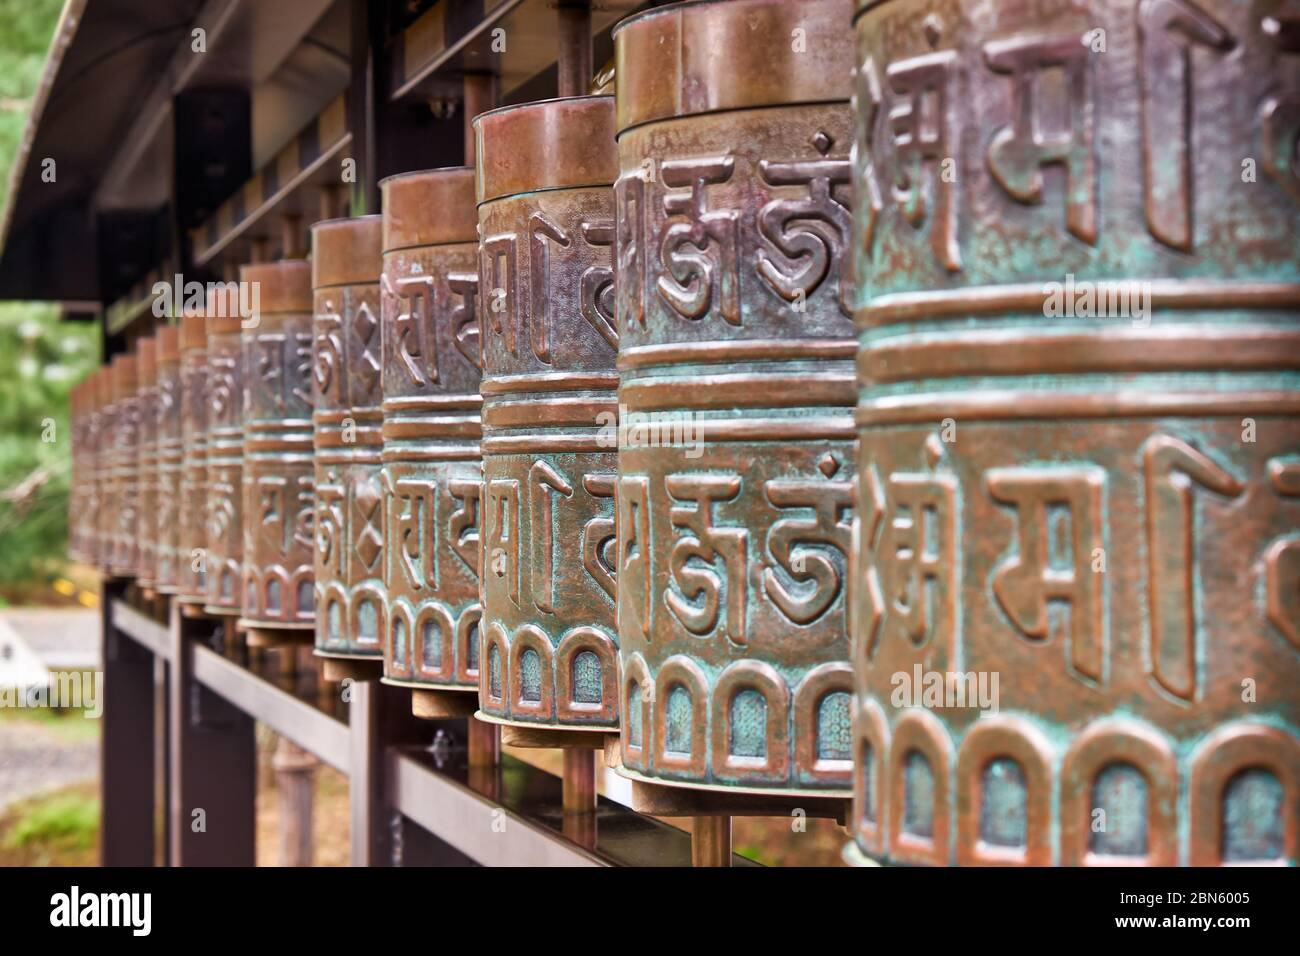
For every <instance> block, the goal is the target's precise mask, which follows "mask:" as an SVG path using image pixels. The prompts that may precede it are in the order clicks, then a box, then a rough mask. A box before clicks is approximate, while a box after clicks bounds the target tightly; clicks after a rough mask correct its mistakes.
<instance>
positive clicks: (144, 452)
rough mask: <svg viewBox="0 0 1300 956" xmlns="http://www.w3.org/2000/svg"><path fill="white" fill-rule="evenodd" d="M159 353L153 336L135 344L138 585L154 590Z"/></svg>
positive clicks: (156, 520)
mask: <svg viewBox="0 0 1300 956" xmlns="http://www.w3.org/2000/svg"><path fill="white" fill-rule="evenodd" d="M157 361H158V352H157V347H156V344H155V340H154V337H153V336H147V337H145V338H142V339H138V340H137V341H136V343H135V371H136V392H135V394H136V404H137V406H138V415H139V418H138V422H139V424H138V426H137V432H136V444H135V464H136V473H135V480H136V488H137V492H136V494H137V506H138V511H137V514H138V515H139V520H138V521H137V522H136V530H135V535H136V556H135V578H136V582H137V583H138V584H139V585H140V586H141V587H144V588H152V587H153V576H154V564H155V562H156V560H157V552H158V545H157V536H158V511H157V508H158V439H157V435H156V431H157V426H156V415H157V413H156V412H155V410H154V409H155V405H156V402H157V400H158V395H157V384H158V375H157Z"/></svg>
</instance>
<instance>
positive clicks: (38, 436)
mask: <svg viewBox="0 0 1300 956" xmlns="http://www.w3.org/2000/svg"><path fill="white" fill-rule="evenodd" d="M61 7H62V4H61V3H60V2H59V0H0V204H3V202H4V201H6V200H7V196H8V189H9V183H10V173H11V167H12V166H13V161H14V154H15V153H16V151H17V148H18V143H19V141H20V140H21V139H22V135H23V129H24V128H25V126H26V123H27V115H28V112H29V111H30V109H31V98H32V96H33V94H34V93H35V90H36V86H37V83H38V82H39V81H40V76H41V71H42V69H43V68H44V64H45V57H46V54H47V52H48V50H49V45H50V39H51V37H53V35H54V27H55V24H56V23H57V22H58V18H59V11H60V9H61ZM98 342H99V331H98V329H97V328H96V327H94V326H93V325H90V324H84V323H74V322H60V321H59V313H58V309H57V308H56V307H54V306H52V305H48V304H43V303H27V302H4V303H0V600H3V599H4V598H5V597H6V596H8V597H11V598H12V597H16V596H20V595H23V594H32V593H35V594H40V593H41V592H42V591H43V587H44V585H46V584H47V583H48V582H49V581H50V579H51V578H52V577H53V576H54V575H55V574H56V573H57V572H58V571H59V570H60V569H61V567H62V566H63V564H64V563H65V561H66V552H67V544H68V519H67V510H68V482H69V472H70V464H71V451H72V445H71V439H72V435H71V430H70V428H69V423H68V393H69V390H70V389H71V387H72V385H73V384H74V383H76V382H78V381H80V380H81V379H82V378H83V377H85V375H86V374H87V373H89V371H90V370H91V369H92V368H94V367H95V365H96V364H97V363H98V349H99V345H98Z"/></svg>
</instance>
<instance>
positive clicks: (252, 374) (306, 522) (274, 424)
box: [240, 259, 316, 630]
mask: <svg viewBox="0 0 1300 956" xmlns="http://www.w3.org/2000/svg"><path fill="white" fill-rule="evenodd" d="M240 281H241V282H243V283H244V284H245V287H246V288H250V289H251V288H254V285H253V284H254V283H255V284H256V288H257V289H258V290H259V291H258V300H259V305H260V308H259V311H258V316H257V322H256V323H255V324H251V325H250V326H249V327H247V328H245V329H244V333H243V336H244V369H245V376H246V378H245V383H246V385H245V389H246V391H245V395H246V401H247V406H246V407H245V409H244V476H243V480H244V488H243V494H244V507H243V518H244V605H243V617H242V619H241V623H242V624H244V625H247V626H249V627H253V628H273V629H281V630H291V629H302V630H310V629H311V628H312V627H314V621H315V617H316V610H315V608H316V604H315V592H314V587H313V582H314V570H313V567H312V561H313V553H314V551H315V548H314V547H313V544H314V539H313V534H312V526H313V518H314V511H315V498H314V496H313V493H312V491H313V484H314V482H315V474H314V471H313V458H312V420H311V373H312V293H311V264H310V263H309V262H307V260H305V259H287V260H284V261H281V262H271V263H264V264H260V265H248V266H244V267H243V268H242V269H241V270H240Z"/></svg>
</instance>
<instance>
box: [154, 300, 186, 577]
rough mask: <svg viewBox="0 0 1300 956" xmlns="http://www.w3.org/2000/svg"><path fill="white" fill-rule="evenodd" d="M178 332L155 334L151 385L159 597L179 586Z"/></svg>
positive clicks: (170, 329) (167, 330)
mask: <svg viewBox="0 0 1300 956" xmlns="http://www.w3.org/2000/svg"><path fill="white" fill-rule="evenodd" d="M180 341H181V330H180V328H179V327H178V326H175V325H166V326H163V327H162V328H160V329H159V330H158V333H157V336H156V339H155V346H156V352H157V355H156V359H157V365H156V370H155V376H156V377H155V385H154V394H155V399H154V441H155V442H156V444H157V468H156V478H155V482H156V485H155V487H156V491H155V498H154V503H155V508H156V512H157V516H158V518H157V522H156V532H155V536H154V547H155V555H156V558H155V563H154V575H153V585H154V588H155V589H156V590H158V591H159V592H161V593H163V594H175V593H177V590H178V588H179V586H180V566H181V561H182V556H181V552H180V520H179V519H180V505H181V495H180V492H181V463H182V444H181V441H182V439H181V368H180V357H181V353H180Z"/></svg>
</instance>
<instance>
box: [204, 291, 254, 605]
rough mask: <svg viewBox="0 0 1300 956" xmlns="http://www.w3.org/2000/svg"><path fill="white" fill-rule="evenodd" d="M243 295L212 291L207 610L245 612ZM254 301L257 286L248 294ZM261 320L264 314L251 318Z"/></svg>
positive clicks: (244, 370) (207, 463)
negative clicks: (243, 606)
mask: <svg viewBox="0 0 1300 956" xmlns="http://www.w3.org/2000/svg"><path fill="white" fill-rule="evenodd" d="M240 298H241V296H240V295H239V293H237V292H236V291H235V289H234V288H232V287H231V286H230V285H225V286H223V287H221V288H217V289H212V290H210V291H209V293H208V314H207V352H208V365H207V369H208V409H207V412H208V423H207V424H208V428H207V436H208V438H207V457H206V468H205V471H204V473H205V475H206V477H207V502H208V507H207V531H206V541H207V548H206V551H205V553H204V554H203V556H202V564H203V566H204V568H205V569H206V573H205V577H206V591H207V593H206V599H205V602H204V606H203V607H204V610H205V611H207V612H208V613H209V614H217V615H229V616H235V615H238V614H240V613H241V603H242V588H241V587H240V585H241V583H242V580H243V571H244V563H243V557H244V521H243V497H244V411H245V409H244V397H245V393H246V389H247V378H246V376H247V369H245V368H244V353H243V343H242V341H241V328H240V327H241V325H242V321H241V318H240V301H239V300H240ZM248 299H249V300H250V301H251V290H250V292H249V294H248ZM249 321H250V322H252V323H256V322H257V321H258V317H257V316H255V315H250V316H249Z"/></svg>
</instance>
